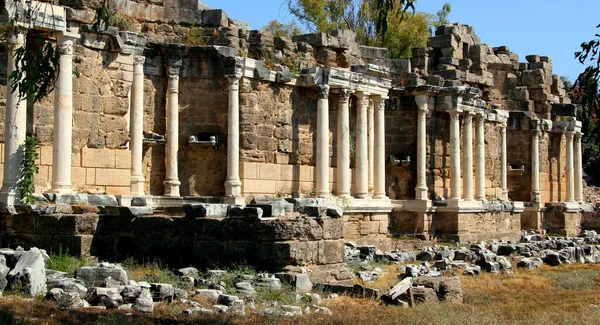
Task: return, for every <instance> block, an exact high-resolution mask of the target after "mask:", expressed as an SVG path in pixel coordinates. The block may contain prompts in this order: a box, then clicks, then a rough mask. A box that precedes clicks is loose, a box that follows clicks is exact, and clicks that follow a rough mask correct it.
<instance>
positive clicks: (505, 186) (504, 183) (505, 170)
mask: <svg viewBox="0 0 600 325" xmlns="http://www.w3.org/2000/svg"><path fill="white" fill-rule="evenodd" d="M500 136H501V138H502V139H501V141H502V144H501V154H500V160H501V163H502V167H501V168H502V170H501V172H500V173H501V174H500V178H501V185H502V198H501V199H502V200H504V201H508V163H507V161H506V156H507V152H506V122H503V123H502V124H500Z"/></svg>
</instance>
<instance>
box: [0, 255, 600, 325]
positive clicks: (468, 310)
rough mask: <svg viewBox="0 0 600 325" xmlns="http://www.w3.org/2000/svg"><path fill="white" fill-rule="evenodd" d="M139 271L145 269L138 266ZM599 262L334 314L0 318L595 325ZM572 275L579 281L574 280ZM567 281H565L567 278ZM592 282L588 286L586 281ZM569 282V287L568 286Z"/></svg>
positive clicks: (26, 306)
mask: <svg viewBox="0 0 600 325" xmlns="http://www.w3.org/2000/svg"><path fill="white" fill-rule="evenodd" d="M395 268H396V266H394V265H390V266H389V267H386V271H388V273H386V274H384V275H383V276H382V277H381V278H380V280H379V281H378V282H377V283H375V285H374V286H375V287H378V288H379V289H381V290H382V291H384V292H385V291H386V290H387V288H388V287H389V285H391V284H394V283H395V281H396V278H395V276H396V272H395ZM140 273H143V272H140ZM598 273H600V266H597V265H581V264H573V265H564V266H560V267H556V268H550V267H547V266H544V267H542V268H541V269H540V270H537V271H521V270H517V273H516V274H513V275H492V274H482V275H481V276H479V277H476V278H472V277H461V281H462V284H463V293H464V299H465V302H464V303H463V304H453V303H431V304H423V305H418V306H417V307H416V308H413V309H404V308H399V307H396V306H385V305H381V304H380V303H378V302H377V301H374V300H365V299H353V298H349V297H340V298H338V299H335V300H330V301H326V302H325V305H326V306H327V307H329V308H330V309H331V310H332V311H333V317H326V316H316V315H310V316H304V317H301V318H298V319H282V318H273V317H266V316H261V315H257V314H253V313H251V312H250V311H248V310H247V312H248V315H247V316H245V317H241V318H240V317H234V316H216V315H215V316H201V317H199V316H183V315H182V311H183V310H184V309H185V307H184V306H182V305H180V304H177V303H172V304H169V303H160V304H158V305H157V306H156V308H155V312H154V313H153V314H152V315H151V316H141V315H135V314H134V315H132V316H128V315H126V314H125V313H123V312H117V311H97V310H73V311H60V310H56V309H55V306H54V304H53V303H51V302H42V301H39V300H36V299H33V300H32V299H30V300H25V299H24V298H22V297H10V298H5V299H0V323H1V324H49V325H55V324H108V325H111V324H135V325H137V324H261V325H263V324H532V325H533V324H536V325H539V324H542V325H544V324H597V323H598V320H599V319H600V308H594V307H591V305H592V304H595V305H600V293H598V288H599V280H600V279H599V278H598ZM573 279H576V280H573ZM565 281H567V282H565ZM589 282H591V284H590V283H589ZM565 283H567V285H565Z"/></svg>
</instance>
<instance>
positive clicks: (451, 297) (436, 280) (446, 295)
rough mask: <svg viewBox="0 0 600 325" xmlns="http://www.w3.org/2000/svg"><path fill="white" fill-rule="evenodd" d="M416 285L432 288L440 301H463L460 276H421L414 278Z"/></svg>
mask: <svg viewBox="0 0 600 325" xmlns="http://www.w3.org/2000/svg"><path fill="white" fill-rule="evenodd" d="M413 284H414V285H416V286H424V287H426V288H432V289H433V290H434V291H435V293H436V294H437V297H438V299H439V300H440V301H452V302H462V301H463V295H462V285H461V282H460V278H459V277H457V276H455V277H419V278H416V279H413Z"/></svg>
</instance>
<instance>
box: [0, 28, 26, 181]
mask: <svg viewBox="0 0 600 325" xmlns="http://www.w3.org/2000/svg"><path fill="white" fill-rule="evenodd" d="M8 33H9V34H8V44H7V45H8V46H7V47H8V60H7V62H6V76H7V77H6V110H5V112H4V116H5V118H4V121H5V124H4V179H3V181H2V192H7V193H13V192H14V189H15V185H16V184H17V181H18V180H19V175H20V169H21V161H22V160H23V151H22V150H21V149H20V148H19V147H20V146H21V145H23V144H24V143H25V136H26V127H27V102H26V100H25V98H22V99H19V87H18V85H17V87H16V88H14V89H13V88H12V79H10V74H11V73H12V72H13V71H15V70H16V65H15V64H16V62H15V57H14V55H15V51H16V50H17V49H19V48H21V47H23V46H25V31H24V30H22V29H20V28H14V29H10V30H9V31H8Z"/></svg>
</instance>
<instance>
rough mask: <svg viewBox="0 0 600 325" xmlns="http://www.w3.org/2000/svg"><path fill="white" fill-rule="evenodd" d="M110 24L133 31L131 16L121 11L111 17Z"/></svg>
mask: <svg viewBox="0 0 600 325" xmlns="http://www.w3.org/2000/svg"><path fill="white" fill-rule="evenodd" d="M110 25H112V26H115V27H117V28H119V30H121V31H132V23H131V18H129V17H127V16H125V15H122V14H120V13H116V14H114V15H113V16H111V17H110Z"/></svg>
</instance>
